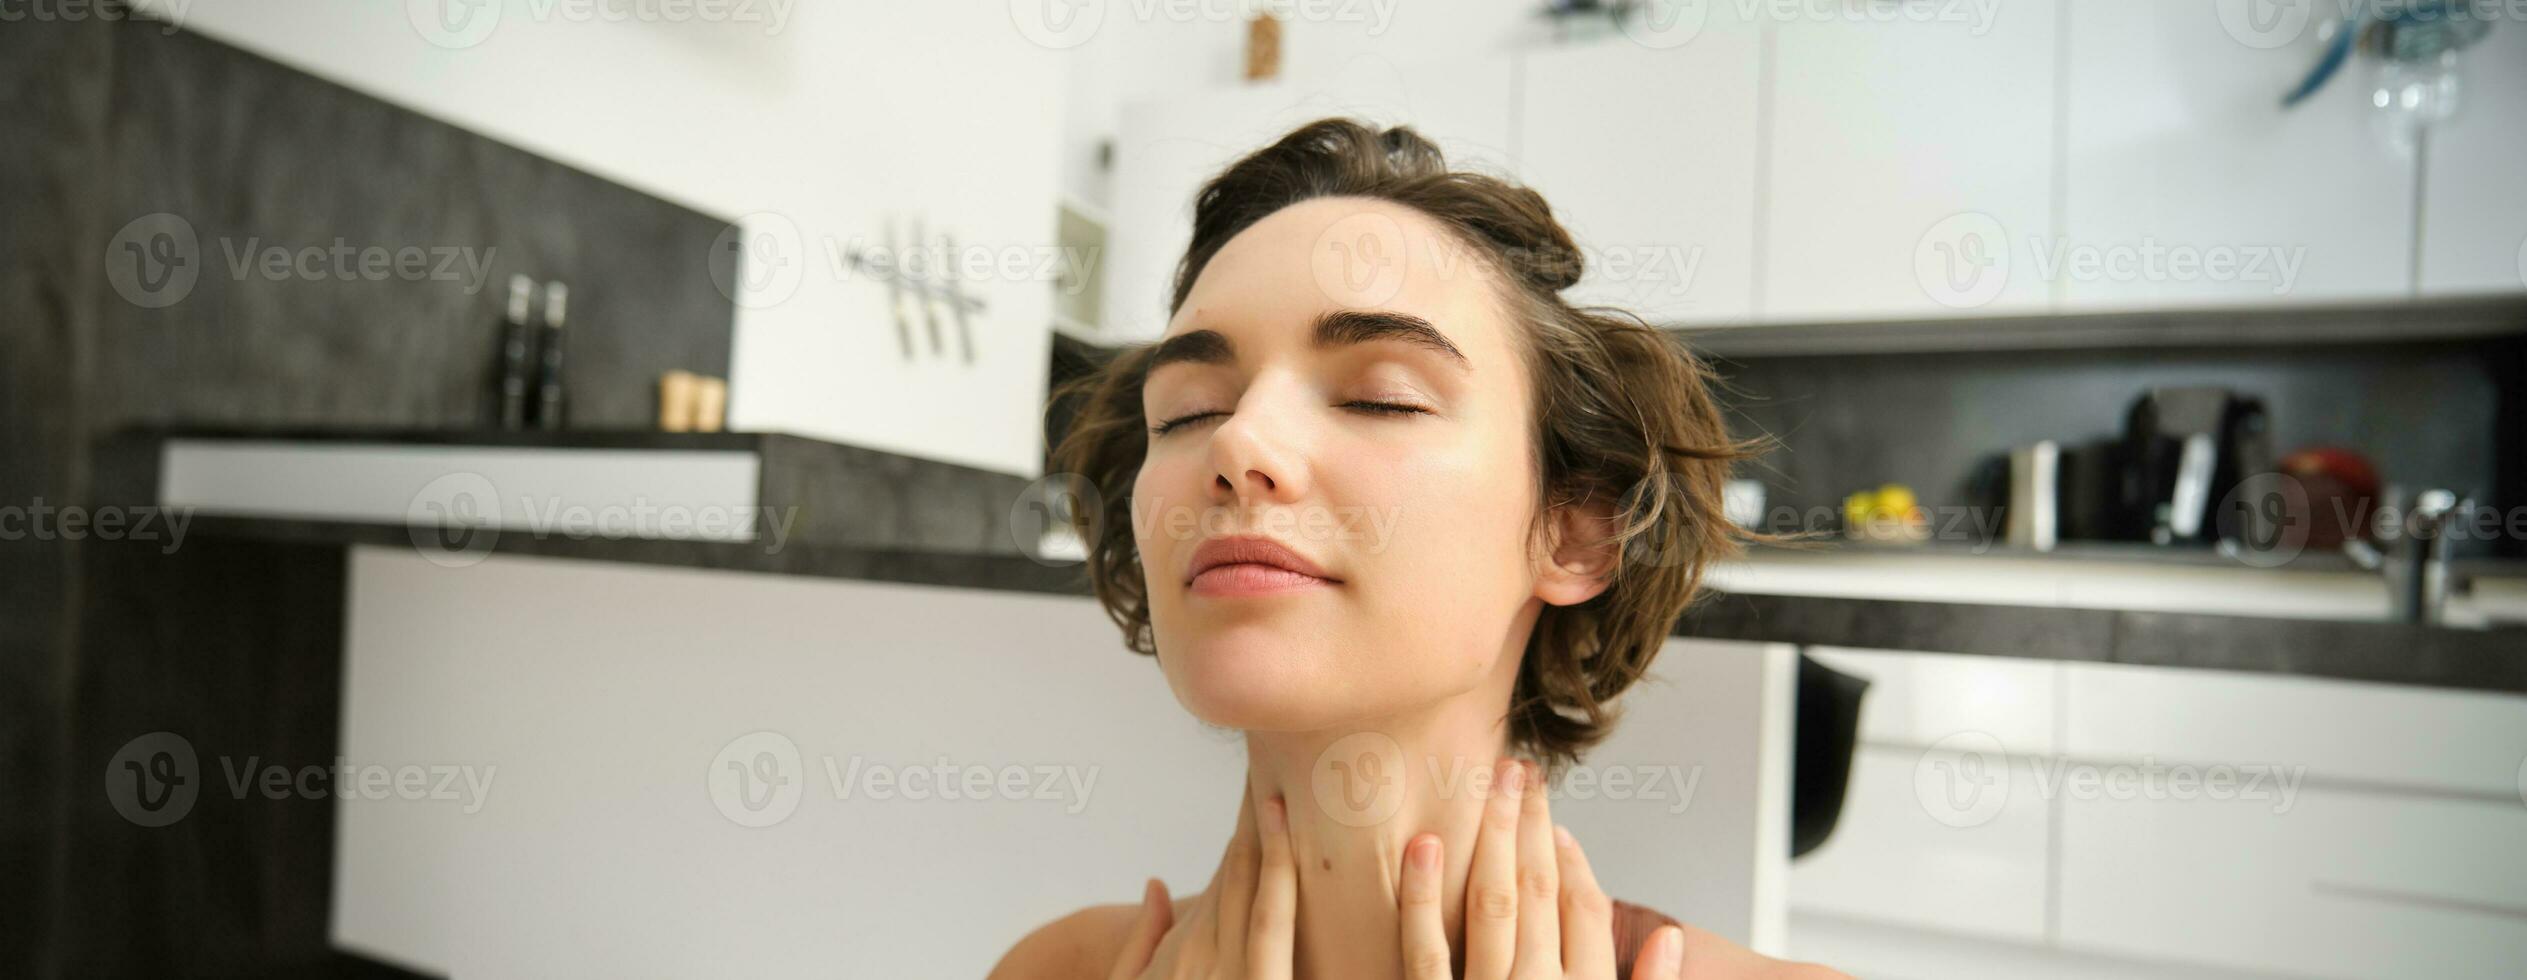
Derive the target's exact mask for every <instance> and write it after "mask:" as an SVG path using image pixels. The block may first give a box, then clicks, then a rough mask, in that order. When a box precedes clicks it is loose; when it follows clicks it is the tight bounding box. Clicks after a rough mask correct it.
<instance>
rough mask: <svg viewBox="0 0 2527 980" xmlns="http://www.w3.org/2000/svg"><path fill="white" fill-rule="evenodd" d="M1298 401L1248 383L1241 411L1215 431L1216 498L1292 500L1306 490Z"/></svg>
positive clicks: (1213, 494)
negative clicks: (1281, 396)
mask: <svg viewBox="0 0 2527 980" xmlns="http://www.w3.org/2000/svg"><path fill="white" fill-rule="evenodd" d="M1296 405H1297V403H1296V402H1289V401H1287V400H1285V399H1281V398H1280V397H1279V396H1278V395H1277V394H1276V393H1274V392H1273V391H1272V390H1270V389H1268V388H1265V387H1262V386H1250V387H1249V388H1248V389H1247V390H1246V393H1245V395H1244V397H1242V398H1240V399H1239V400H1238V405H1237V410H1236V411H1234V412H1231V413H1230V414H1229V417H1228V418H1227V419H1225V420H1222V421H1221V423H1220V424H1219V425H1217V426H1214V427H1212V429H1211V446H1210V451H1211V471H1212V472H1211V486H1210V492H1211V498H1212V500H1213V501H1214V502H1217V503H1222V504H1228V503H1243V504H1249V505H1252V504H1256V503H1264V502H1272V503H1285V504H1286V503H1289V502H1292V501H1295V500H1298V499H1300V498H1301V497H1304V496H1305V495H1306V493H1307V462H1306V452H1305V449H1304V445H1305V444H1304V440H1303V439H1302V438H1301V437H1300V436H1301V434H1300V431H1299V429H1300V426H1301V425H1302V424H1303V423H1304V413H1303V412H1301V411H1298V410H1297V408H1296Z"/></svg>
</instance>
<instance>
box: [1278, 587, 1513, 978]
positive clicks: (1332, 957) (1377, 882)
mask: <svg viewBox="0 0 2527 980" xmlns="http://www.w3.org/2000/svg"><path fill="white" fill-rule="evenodd" d="M1525 634H1526V631H1525V630H1523V629H1521V630H1513V631H1512V632H1511V634H1510V635H1511V636H1512V637H1513V638H1515V642H1513V643H1510V644H1506V645H1505V646H1506V649H1505V650H1504V652H1503V654H1502V656H1501V658H1500V660H1499V661H1498V666H1497V667H1496V668H1495V669H1494V670H1493V671H1492V672H1491V673H1492V675H1493V676H1492V677H1490V678H1487V680H1486V681H1485V682H1484V683H1482V684H1479V685H1477V686H1476V687H1475V689H1473V690H1469V691H1467V692H1465V693H1463V694H1461V695H1459V696H1456V697H1451V698H1448V699H1446V700H1442V701H1440V702H1437V703H1435V704H1431V705H1426V706H1423V707H1422V708H1421V709H1420V710H1417V711H1414V712H1411V713H1408V714H1405V715H1399V716H1395V717H1389V718H1380V719H1371V720H1366V721H1361V722H1357V723H1354V724H1349V725H1345V726H1342V727H1339V728H1334V729H1328V730H1323V731H1309V732H1265V731H1249V732H1247V734H1246V749H1247V771H1246V787H1247V789H1248V791H1249V792H1251V793H1253V794H1255V799H1256V800H1258V801H1260V800H1266V799H1270V798H1271V797H1272V796H1273V794H1275V793H1278V794H1280V795H1281V797H1282V798H1283V799H1284V800H1286V801H1287V803H1288V808H1289V815H1290V843H1291V849H1292V856H1293V858H1294V860H1295V862H1296V864H1297V866H1298V879H1299V888H1298V892H1299V902H1298V920H1297V923H1296V936H1295V938H1296V948H1295V953H1296V956H1295V960H1296V962H1294V963H1293V976H1294V978H1295V980H1330V978H1336V977H1341V978H1372V980H1374V978H1381V977H1401V976H1402V970H1403V954H1402V944H1401V942H1400V941H1399V939H1398V938H1397V925H1398V916H1397V912H1396V901H1397V894H1398V886H1399V883H1400V881H1401V876H1402V874H1403V861H1404V845H1405V844H1407V843H1409V842H1410V841H1411V840H1412V839H1413V838H1414V837H1416V836H1419V835H1420V834H1423V833H1432V834H1436V835H1438V836H1439V839H1440V842H1441V843H1442V844H1443V845H1444V849H1443V851H1442V852H1441V853H1442V864H1441V869H1440V870H1441V891H1440V908H1441V910H1442V916H1443V921H1444V922H1445V924H1446V928H1447V934H1448V943H1449V946H1450V948H1451V949H1453V950H1455V951H1456V953H1457V958H1458V960H1459V961H1460V962H1462V958H1463V951H1464V948H1465V941H1464V936H1465V916H1464V909H1465V882H1466V877H1467V873H1468V871H1469V870H1470V869H1471V868H1472V866H1473V860H1474V841H1475V836H1476V831H1477V830H1478V829H1479V827H1480V824H1481V822H1482V815H1483V803H1484V800H1485V799H1486V798H1487V797H1488V796H1489V794H1490V793H1492V792H1493V791H1494V787H1493V785H1492V764H1493V762H1494V760H1497V759H1499V758H1500V757H1501V756H1502V755H1503V754H1505V753H1506V751H1507V746H1508V743H1509V739H1508V734H1509V730H1508V720H1507V710H1506V709H1507V707H1508V703H1509V694H1510V690H1511V684H1512V682H1513V681H1514V680H1515V678H1516V675H1517V667H1518V661H1519V657H1520V654H1521V653H1522V651H1523V647H1524V645H1525Z"/></svg>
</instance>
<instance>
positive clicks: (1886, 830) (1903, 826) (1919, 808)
mask: <svg viewBox="0 0 2527 980" xmlns="http://www.w3.org/2000/svg"><path fill="white" fill-rule="evenodd" d="M1889 656H1892V655H1889ZM1952 744H1953V743H1952ZM2035 765H2037V762H2036V761H2033V760H2030V759H2025V758H2019V759H2012V758H2008V757H2006V756H2001V755H1998V754H1983V753H1979V752H1977V751H1975V750H1972V749H1958V748H1948V747H1943V748H1906V747H1898V746H1888V745H1871V744H1863V745H1862V746H1861V747H1860V748H1859V750H1858V751H1857V752H1855V753H1854V754H1853V757H1852V770H1851V783H1850V786H1849V787H1848V789H1847V790H1846V791H1845V796H1844V800H1843V814H1842V818H1841V819H1840V821H1839V822H1838V823H1837V824H1836V825H1835V828H1834V834H1833V836H1832V837H1829V838H1826V841H1825V843H1824V844H1823V845H1821V846H1819V847H1818V848H1817V849H1816V850H1814V851H1810V852H1808V854H1807V855H1806V856H1804V857H1801V858H1800V859H1798V860H1797V861H1794V862H1792V863H1791V865H1790V907H1791V908H1792V909H1793V910H1794V911H1795V912H1797V913H1801V914H1813V913H1825V914H1829V915H1838V916H1846V917H1852V918H1860V919H1867V920H1870V921H1873V922H1881V923H1889V924H1895V925H1902V926H1906V927H1910V928H1918V929H1926V930H1930V931H1933V932H1940V933H1952V934H1957V935H1967V936H1976V937H1980V938H1984V939H1994V940H2002V941H2007V942H2013V943H2040V942H2043V941H2044V940H2045V938H2046V936H2045V905H2046V899H2047V896H2048V894H2049V892H2050V891H2051V880H2050V876H2051V869H2050V867H2049V866H2048V864H2047V849H2048V848H2049V847H2050V845H2051V841H2052V827H2051V825H2050V823H2049V813H2048V810H2047V808H2048V806H2049V805H2050V804H2049V803H2048V802H2047V801H2046V800H2045V799H2044V798H2043V797H2042V796H2039V795H2038V794H2036V793H2034V792H2031V791H2029V787H2030V786H2032V785H2033V784H2034V782H2035V780H2034V776H2035V773H2036V770H2035V768H2034V766H2035ZM1859 966H1860V965H1858V964H1853V965H1850V966H1849V967H1848V968H1850V969H1855V970H1857V969H1858V968H1859Z"/></svg>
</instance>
